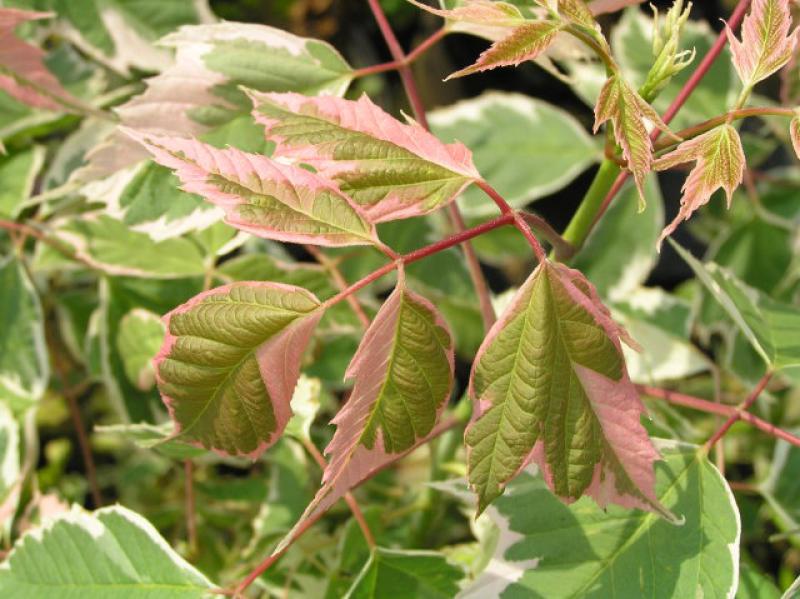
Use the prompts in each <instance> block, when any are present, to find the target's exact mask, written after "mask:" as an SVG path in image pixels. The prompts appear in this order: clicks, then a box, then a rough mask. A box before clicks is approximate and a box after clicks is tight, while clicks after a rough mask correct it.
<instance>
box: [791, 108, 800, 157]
mask: <svg viewBox="0 0 800 599" xmlns="http://www.w3.org/2000/svg"><path fill="white" fill-rule="evenodd" d="M789 137H790V138H791V140H792V147H793V148H794V153H795V154H796V155H797V157H798V158H800V117H797V116H796V117H794V118H793V119H792V120H791V122H790V123H789Z"/></svg>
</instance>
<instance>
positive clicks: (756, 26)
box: [725, 0, 799, 88]
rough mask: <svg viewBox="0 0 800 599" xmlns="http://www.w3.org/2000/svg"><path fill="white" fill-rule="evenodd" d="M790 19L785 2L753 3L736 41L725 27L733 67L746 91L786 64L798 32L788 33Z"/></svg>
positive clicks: (760, 1) (796, 30)
mask: <svg viewBox="0 0 800 599" xmlns="http://www.w3.org/2000/svg"><path fill="white" fill-rule="evenodd" d="M791 26H792V17H791V14H790V13H789V2H788V1H787V0H754V1H753V5H752V9H751V10H750V14H749V15H747V16H746V17H745V19H744V22H743V23H742V40H741V41H739V40H738V39H737V38H736V36H735V35H734V34H733V31H732V30H731V28H730V27H728V25H727V24H726V25H725V33H726V34H727V36H728V42H729V43H730V45H731V53H732V54H733V65H734V66H735V67H736V72H737V73H739V77H740V78H741V80H742V83H744V84H745V86H746V88H751V87H752V86H753V85H755V84H756V83H758V82H759V81H762V80H763V79H766V78H767V77H769V76H770V75H772V74H773V73H775V72H776V71H778V70H779V69H780V68H781V67H782V66H783V65H785V64H786V63H787V62H789V59H790V58H791V57H792V53H793V52H794V49H795V46H796V45H797V35H798V31H799V30H798V29H795V30H794V31H792V32H791V33H789V29H790V27H791Z"/></svg>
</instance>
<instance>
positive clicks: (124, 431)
mask: <svg viewBox="0 0 800 599" xmlns="http://www.w3.org/2000/svg"><path fill="white" fill-rule="evenodd" d="M94 432H95V433H96V434H100V435H112V436H114V437H115V438H117V439H118V438H120V437H122V438H124V439H128V440H130V441H132V442H133V443H135V444H136V446H137V447H141V448H143V449H152V450H153V451H157V452H158V453H160V454H162V455H165V456H167V457H168V458H172V459H174V460H190V459H192V458H197V457H200V456H205V455H208V452H207V451H206V450H205V449H202V448H200V447H196V446H195V445H189V444H188V443H184V442H182V441H180V440H179V439H176V438H175V423H173V422H163V423H161V424H150V423H147V422H139V423H137V424H110V425H105V426H95V427H94Z"/></svg>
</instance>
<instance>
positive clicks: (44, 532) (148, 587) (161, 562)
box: [0, 506, 213, 599]
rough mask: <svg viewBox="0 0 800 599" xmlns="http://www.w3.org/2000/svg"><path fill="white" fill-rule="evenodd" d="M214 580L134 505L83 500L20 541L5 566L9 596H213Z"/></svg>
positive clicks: (2, 584) (1, 569) (2, 581)
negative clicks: (91, 508) (91, 506)
mask: <svg viewBox="0 0 800 599" xmlns="http://www.w3.org/2000/svg"><path fill="white" fill-rule="evenodd" d="M212 588H213V585H212V583H211V582H210V581H209V580H208V579H207V578H206V577H205V576H203V575H202V574H201V573H200V572H198V571H197V570H195V569H194V568H193V567H192V566H191V565H190V564H188V563H187V562H186V561H185V560H184V559H183V558H182V557H180V556H179V555H178V554H177V553H176V552H175V551H174V550H172V548H170V547H169V545H167V543H166V541H164V539H163V538H162V537H161V536H160V535H159V534H158V531H157V530H156V529H155V528H154V527H153V525H152V524H150V523H149V522H148V521H147V520H145V519H144V518H143V517H142V516H140V515H138V514H137V513H135V512H132V511H131V510H129V509H127V508H124V507H122V506H114V507H107V508H103V509H100V510H97V511H96V512H93V513H88V512H85V511H83V510H82V509H81V508H79V507H77V506H75V507H73V508H72V510H71V511H69V512H68V513H66V514H62V515H61V516H59V517H57V518H56V519H54V520H51V521H50V522H49V523H48V524H46V525H45V526H43V527H41V528H38V529H34V530H32V531H30V532H29V533H27V534H26V535H24V536H23V537H22V538H21V539H19V540H18V541H17V542H16V543H15V545H14V549H13V551H12V552H11V554H10V555H9V556H8V557H7V558H6V560H5V562H3V564H2V565H0V594H2V596H3V597H6V598H8V599H26V598H29V597H48V596H50V597H59V598H60V599H61V598H63V599H93V598H97V599H101V598H102V599H107V598H109V597H126V598H131V599H134V598H145V597H159V599H189V598H192V597H197V598H200V597H208V596H209V595H210V591H211V589H212Z"/></svg>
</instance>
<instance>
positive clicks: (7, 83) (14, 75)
mask: <svg viewBox="0 0 800 599" xmlns="http://www.w3.org/2000/svg"><path fill="white" fill-rule="evenodd" d="M50 16H51V15H50V13H44V12H31V11H27V10H18V9H16V8H0V90H2V91H5V92H7V93H8V94H10V95H11V96H13V97H14V98H16V99H17V100H19V101H20V102H23V103H24V104H28V105H30V106H34V107H36V108H45V109H47V110H70V107H72V108H73V110H74V107H75V106H76V105H77V104H79V102H80V101H79V100H77V99H76V98H74V97H72V95H71V94H70V93H69V92H68V91H67V90H65V89H64V88H63V87H62V86H61V83H59V82H58V79H56V78H55V76H54V75H53V74H52V73H51V72H50V71H48V70H47V68H46V67H45V66H44V63H43V62H42V59H43V58H44V52H43V51H42V50H41V49H39V48H37V47H36V46H33V45H31V44H29V43H28V42H25V41H23V40H21V39H19V38H18V37H17V36H16V35H14V29H16V27H17V25H19V24H21V23H24V22H26V21H34V20H36V19H44V18H47V17H50Z"/></svg>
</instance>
